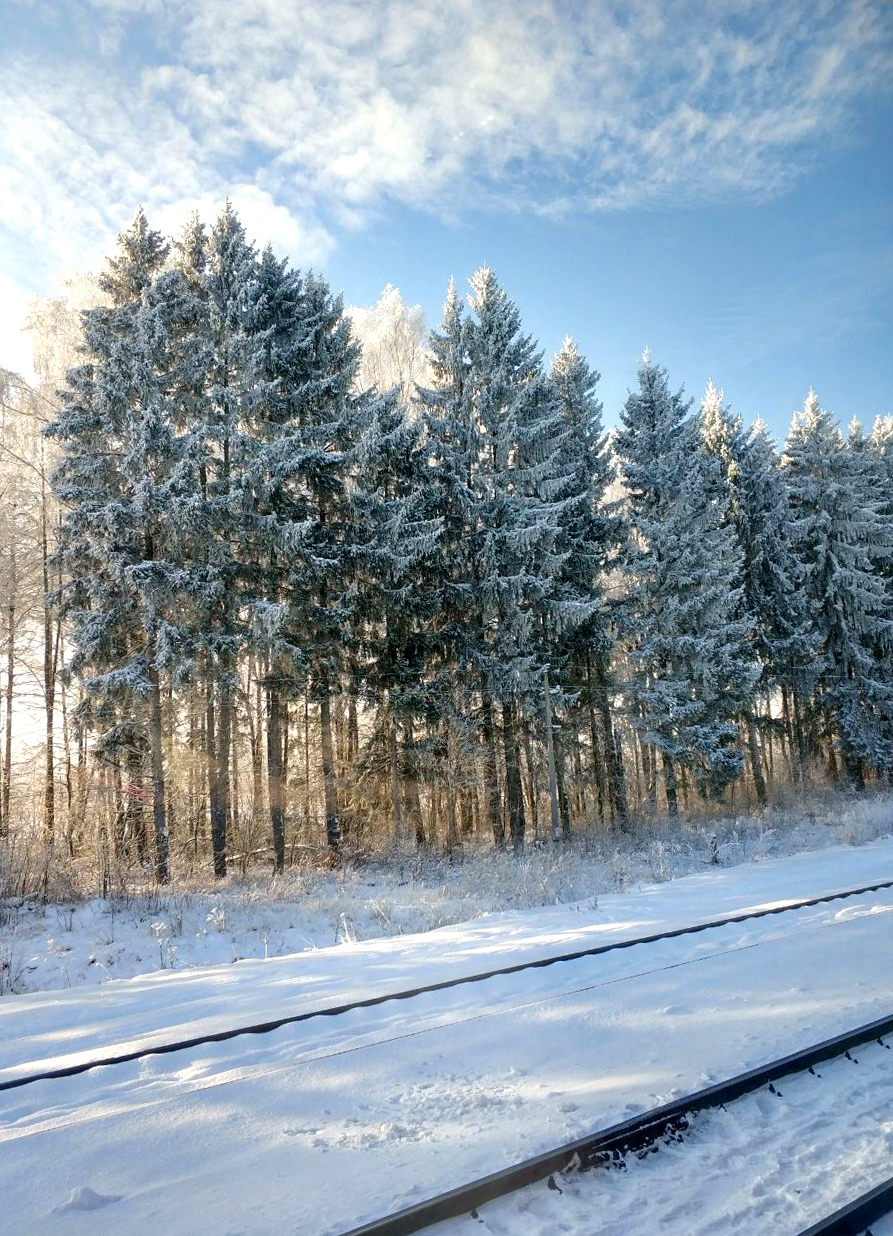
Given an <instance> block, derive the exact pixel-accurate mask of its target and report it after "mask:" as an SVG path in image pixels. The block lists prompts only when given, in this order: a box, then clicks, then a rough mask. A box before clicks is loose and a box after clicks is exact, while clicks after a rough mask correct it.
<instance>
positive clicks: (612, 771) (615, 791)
mask: <svg viewBox="0 0 893 1236" xmlns="http://www.w3.org/2000/svg"><path fill="white" fill-rule="evenodd" d="M594 668H595V686H596V699H597V701H598V709H599V712H600V713H601V719H602V735H603V737H604V746H605V762H606V763H607V766H608V782H609V784H610V787H611V802H612V805H613V810H614V815H615V817H616V819H617V822H618V823H619V825H620V827H621V829H623V830H624V831H626V829H627V828H628V827H629V808H628V806H627V801H626V776H625V774H624V771H623V757H622V755H621V752H620V747H619V745H618V743H617V738H616V735H615V733H614V723H613V721H612V719H611V706H610V702H609V700H608V671H607V667H606V666H605V660H604V656H603V655H602V654H598V655H597V656H596V658H595V667H594Z"/></svg>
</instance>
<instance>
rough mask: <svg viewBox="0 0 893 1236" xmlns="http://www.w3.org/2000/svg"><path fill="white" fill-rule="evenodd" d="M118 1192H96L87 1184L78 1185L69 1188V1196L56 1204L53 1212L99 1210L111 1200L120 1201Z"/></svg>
mask: <svg viewBox="0 0 893 1236" xmlns="http://www.w3.org/2000/svg"><path fill="white" fill-rule="evenodd" d="M120 1200H121V1195H120V1194H119V1193H97V1192H96V1191H95V1190H94V1189H91V1188H90V1187H89V1185H78V1187H77V1188H76V1189H72V1190H71V1197H69V1199H68V1201H67V1202H63V1203H62V1205H61V1206H56V1207H55V1209H54V1213H56V1214H58V1213H60V1212H62V1211H65V1210H100V1209H101V1208H102V1207H103V1206H111V1204H112V1202H120Z"/></svg>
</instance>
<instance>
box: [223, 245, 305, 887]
mask: <svg viewBox="0 0 893 1236" xmlns="http://www.w3.org/2000/svg"><path fill="white" fill-rule="evenodd" d="M303 309H304V302H303V290H302V285H301V278H300V276H299V274H298V273H297V272H296V271H293V270H291V269H290V268H289V265H288V262H287V261H285V260H279V259H277V258H276V257H275V255H274V254H273V251H272V249H271V248H270V247H269V246H268V247H267V248H266V249H265V250H264V252H263V254H262V255H261V257H260V260H259V262H258V264H257V268H256V271H255V279H254V283H253V286H252V288H251V291H250V294H249V295H248V296H247V298H246V310H245V329H246V335H247V338H246V345H247V346H246V363H247V375H246V383H245V398H244V407H243V416H242V428H241V442H242V458H243V461H244V475H243V481H242V532H241V544H240V572H239V591H240V599H241V604H242V606H243V607H244V614H245V620H246V624H247V632H246V635H247V638H246V642H245V649H246V650H247V651H248V652H249V654H250V657H251V659H252V660H253V663H254V672H255V673H256V675H257V677H258V680H259V681H260V682H262V687H263V692H264V697H265V705H266V707H265V718H266V756H267V799H268V803H269V812H270V831H271V835H272V841H273V865H274V870H276V871H282V870H283V868H284V866H285V793H284V791H285V787H284V784H283V780H284V778H283V770H284V765H285V750H284V745H285V743H286V742H287V734H286V733H284V732H283V728H284V727H283V712H284V709H287V706H288V700H289V699H290V698H292V697H293V696H295V695H296V694H297V692H298V691H299V690H300V689H301V687H302V686H303V683H304V680H305V677H306V672H307V665H306V658H305V656H304V643H305V640H304V633H302V632H299V631H297V630H296V629H295V628H294V626H293V624H292V623H290V622H289V616H290V611H289V606H288V603H287V595H288V580H289V573H290V570H291V566H292V558H293V555H294V554H295V552H296V550H297V549H298V547H299V545H300V536H301V527H302V524H301V520H302V518H303V512H302V511H296V499H295V495H294V494H292V493H291V491H290V487H291V482H292V479H293V469H294V467H295V463H296V461H297V460H300V458H301V454H302V449H303V448H302V443H301V441H300V430H299V428H298V427H299V425H300V418H301V413H300V404H301V401H302V400H304V399H306V398H307V390H306V385H305V383H304V382H303V381H302V380H301V377H300V361H299V357H300V354H301V350H302V348H303V345H304V341H305V325H306V324H305V320H304V312H303ZM296 434H297V437H296ZM260 728H261V727H260V724H259V723H256V724H255V729H256V730H257V731H259V730H260ZM260 741H261V735H260V733H259V732H256V733H254V734H253V742H254V744H255V745H256V750H255V752H254V755H253V763H254V766H255V767H256V768H258V767H259V765H260V763H261V758H262V757H261V752H260ZM256 776H258V779H259V771H258V773H257V774H256ZM256 797H258V798H260V797H261V794H260V790H259V788H258V789H257V790H256Z"/></svg>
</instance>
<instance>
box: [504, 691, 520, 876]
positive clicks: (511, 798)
mask: <svg viewBox="0 0 893 1236" xmlns="http://www.w3.org/2000/svg"><path fill="white" fill-rule="evenodd" d="M502 743H503V750H504V753H505V796H506V803H507V806H508V813H509V830H510V832H511V837H512V848H513V849H514V851H515V853H516V854H520V853H521V851H522V850H523V849H524V799H523V798H522V795H521V771H520V768H519V767H518V739H517V735H516V733H515V706H514V704H510V703H509V704H503V706H502Z"/></svg>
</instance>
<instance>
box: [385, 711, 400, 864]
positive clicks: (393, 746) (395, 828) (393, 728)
mask: <svg viewBox="0 0 893 1236" xmlns="http://www.w3.org/2000/svg"><path fill="white" fill-rule="evenodd" d="M388 766H389V769H390V781H391V835H392V836H393V839H394V845H395V846H396V847H397V849H398V850H399V848H400V846H401V845H402V843H403V820H402V817H401V813H400V772H399V763H398V759H397V718H396V717H395V716H394V713H393V710H392V709H389V710H388Z"/></svg>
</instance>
